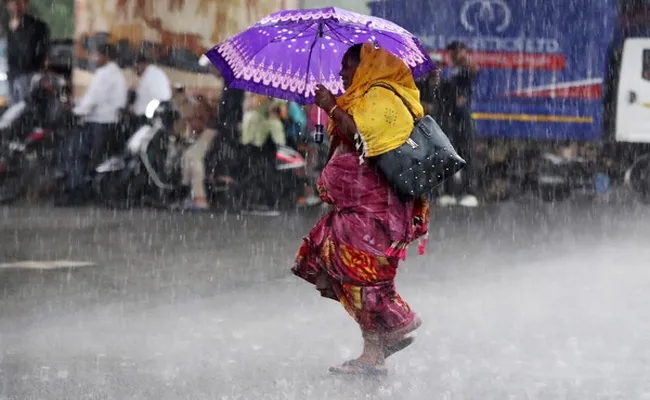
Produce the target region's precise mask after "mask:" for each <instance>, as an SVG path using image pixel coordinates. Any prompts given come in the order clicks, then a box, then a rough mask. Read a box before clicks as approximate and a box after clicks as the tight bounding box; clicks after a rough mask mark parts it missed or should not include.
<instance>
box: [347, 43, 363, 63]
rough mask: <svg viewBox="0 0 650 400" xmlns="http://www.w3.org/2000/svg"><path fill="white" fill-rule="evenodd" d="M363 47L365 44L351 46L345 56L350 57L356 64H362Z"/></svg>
mask: <svg viewBox="0 0 650 400" xmlns="http://www.w3.org/2000/svg"><path fill="white" fill-rule="evenodd" d="M362 47H363V43H357V44H355V45H353V46H350V48H349V49H348V50H347V51H346V52H345V55H346V56H348V57H350V58H351V59H352V60H353V61H354V62H356V63H360V62H361V48H362Z"/></svg>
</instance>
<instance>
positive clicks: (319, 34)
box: [206, 7, 435, 104]
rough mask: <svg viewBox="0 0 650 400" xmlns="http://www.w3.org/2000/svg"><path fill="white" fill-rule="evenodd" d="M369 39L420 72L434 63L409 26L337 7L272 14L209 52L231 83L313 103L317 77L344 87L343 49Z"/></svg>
mask: <svg viewBox="0 0 650 400" xmlns="http://www.w3.org/2000/svg"><path fill="white" fill-rule="evenodd" d="M367 41H370V42H373V43H375V44H377V45H378V46H381V47H382V48H384V49H386V50H388V51H390V52H391V53H393V54H395V55H396V56H397V57H399V58H400V59H402V60H403V61H404V62H405V63H406V64H407V65H408V66H409V67H410V68H411V70H412V71H413V75H414V76H415V77H416V78H417V77H419V76H421V75H423V74H425V73H427V72H429V71H430V70H432V69H434V68H435V66H434V64H433V62H432V61H431V59H430V58H429V56H428V55H427V53H426V51H425V50H424V48H423V47H422V45H421V44H420V42H419V41H418V39H417V38H416V37H415V36H413V35H412V34H411V33H409V32H408V31H407V30H405V29H404V28H402V27H400V26H398V25H396V24H394V23H392V22H390V21H386V20H384V19H381V18H376V17H370V16H367V15H362V14H357V13H353V12H350V11H346V10H342V9H339V8H335V7H329V8H322V9H310V10H287V11H280V12H277V13H274V14H271V15H269V16H267V17H265V18H263V19H262V20H260V21H259V22H258V23H256V24H255V25H253V26H252V27H251V28H249V29H247V30H245V31H244V32H241V33H239V34H238V35H235V36H233V37H231V38H229V39H227V40H225V41H223V42H221V43H219V44H217V45H216V46H215V47H214V48H212V49H211V50H210V51H208V52H207V53H206V56H207V57H208V58H209V59H210V61H211V62H212V63H213V64H214V65H215V66H216V67H217V69H218V70H219V71H220V72H221V74H222V76H223V77H224V79H225V81H226V86H227V87H229V88H236V89H242V90H246V91H249V92H254V93H258V94H262V95H266V96H271V97H276V98H280V99H285V100H290V101H295V102H298V103H301V104H310V103H313V102H314V90H315V86H316V84H318V83H321V84H323V85H325V86H326V87H327V88H328V89H330V90H331V91H332V93H334V94H335V95H340V94H342V93H343V91H344V89H343V82H342V81H341V78H340V76H339V74H338V73H339V70H340V68H341V61H342V59H343V55H344V54H345V51H346V50H347V49H348V48H349V47H350V46H352V45H354V44H356V43H363V42H367Z"/></svg>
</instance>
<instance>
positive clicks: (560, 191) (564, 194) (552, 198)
mask: <svg viewBox="0 0 650 400" xmlns="http://www.w3.org/2000/svg"><path fill="white" fill-rule="evenodd" d="M537 194H538V196H539V197H540V198H541V199H542V200H544V201H545V202H547V203H556V202H560V201H564V200H566V199H567V198H568V197H569V196H570V195H571V189H570V188H569V187H568V186H566V185H540V186H539V187H538V188H537Z"/></svg>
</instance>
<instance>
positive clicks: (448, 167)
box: [372, 84, 466, 200]
mask: <svg viewBox="0 0 650 400" xmlns="http://www.w3.org/2000/svg"><path fill="white" fill-rule="evenodd" d="M374 86H380V87H383V88H385V89H388V90H390V91H392V92H393V93H394V94H395V95H396V96H397V97H399V98H400V100H402V103H404V106H405V107H406V108H407V109H408V111H409V113H410V114H411V116H413V121H414V127H413V131H412V132H411V136H410V137H409V139H408V140H407V141H406V143H404V144H403V145H401V146H400V147H398V148H396V149H394V150H391V151H389V152H387V153H384V154H381V155H379V156H375V157H373V158H372V161H373V162H374V164H375V165H376V167H377V168H378V169H379V171H380V172H381V173H382V174H383V175H384V177H385V178H386V179H387V180H388V182H389V183H390V184H391V185H392V186H393V188H394V189H395V191H396V192H397V194H398V195H399V196H400V197H401V198H402V199H404V200H407V199H410V198H417V197H423V196H426V195H428V194H429V193H431V192H433V189H435V188H436V187H437V186H438V185H440V184H441V183H443V182H444V181H445V180H446V179H448V178H450V177H452V176H454V175H455V174H456V173H457V172H458V171H460V170H461V169H463V168H464V167H465V165H466V162H465V160H463V159H462V158H461V157H460V156H459V155H458V153H457V152H456V150H455V149H454V147H453V146H452V144H451V142H450V141H449V138H448V137H447V135H445V133H444V132H443V131H442V129H441V128H440V126H439V125H438V123H436V121H435V120H434V119H433V118H431V116H429V115H425V116H424V117H423V118H420V119H418V118H417V117H416V116H415V114H414V113H413V111H412V110H411V108H410V107H409V106H408V103H407V102H406V101H405V100H404V98H403V97H402V96H400V95H399V94H398V93H397V92H396V91H395V90H394V89H393V88H392V87H391V86H389V85H383V84H379V85H374Z"/></svg>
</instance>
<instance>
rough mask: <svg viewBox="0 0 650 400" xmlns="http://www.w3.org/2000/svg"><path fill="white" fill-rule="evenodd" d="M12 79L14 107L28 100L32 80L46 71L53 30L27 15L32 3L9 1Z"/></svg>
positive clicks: (10, 86) (9, 61)
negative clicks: (44, 68)
mask: <svg viewBox="0 0 650 400" xmlns="http://www.w3.org/2000/svg"><path fill="white" fill-rule="evenodd" d="M5 4H6V6H7V11H8V12H9V26H8V29H7V64H8V67H9V71H8V76H7V78H8V80H9V89H10V93H9V94H10V96H11V102H12V104H15V103H18V102H20V101H22V100H23V99H25V97H26V96H27V95H28V93H29V88H30V84H31V82H32V77H33V75H34V74H35V73H37V72H39V71H41V70H42V68H43V65H44V63H45V58H46V56H47V54H48V52H49V44H50V43H49V42H50V29H49V28H48V26H47V24H45V22H43V21H41V20H40V19H38V18H36V17H34V16H32V15H29V14H27V7H28V5H29V0H6V3H5Z"/></svg>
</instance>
